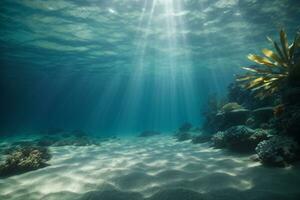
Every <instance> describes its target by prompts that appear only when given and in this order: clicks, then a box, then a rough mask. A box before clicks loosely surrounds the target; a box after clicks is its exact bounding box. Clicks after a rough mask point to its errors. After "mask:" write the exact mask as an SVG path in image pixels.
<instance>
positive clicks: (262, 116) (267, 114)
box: [252, 106, 274, 125]
mask: <svg viewBox="0 0 300 200" xmlns="http://www.w3.org/2000/svg"><path fill="white" fill-rule="evenodd" d="M252 116H253V117H254V121H255V124H256V125H260V124H262V123H267V122H269V120H270V119H271V118H272V117H274V108H273V107H270V106H268V107H262V108H257V109H255V110H253V111H252Z"/></svg>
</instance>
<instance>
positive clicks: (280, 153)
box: [255, 136, 299, 167]
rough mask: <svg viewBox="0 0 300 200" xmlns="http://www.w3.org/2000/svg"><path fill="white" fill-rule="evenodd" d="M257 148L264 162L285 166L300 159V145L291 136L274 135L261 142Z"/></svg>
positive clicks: (270, 164)
mask: <svg viewBox="0 0 300 200" xmlns="http://www.w3.org/2000/svg"><path fill="white" fill-rule="evenodd" d="M255 150H256V153H257V155H258V157H259V159H260V161H261V162H262V163H263V164H266V165H269V166H278V167H284V166H286V165H288V164H290V163H292V162H294V161H295V160H297V159H298V153H299V145H298V144H297V143H296V142H295V141H294V140H293V139H292V138H290V137H286V136H274V137H272V138H271V139H269V140H265V141H262V142H260V143H259V144H258V145H257V147H256V149H255Z"/></svg>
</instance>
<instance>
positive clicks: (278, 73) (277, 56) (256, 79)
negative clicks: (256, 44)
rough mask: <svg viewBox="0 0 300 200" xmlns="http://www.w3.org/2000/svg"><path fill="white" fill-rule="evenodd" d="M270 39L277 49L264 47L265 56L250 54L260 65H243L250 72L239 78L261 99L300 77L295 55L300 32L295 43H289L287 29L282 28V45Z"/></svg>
mask: <svg viewBox="0 0 300 200" xmlns="http://www.w3.org/2000/svg"><path fill="white" fill-rule="evenodd" d="M268 40H269V41H270V42H271V43H272V45H273V46H274V49H275V50H276V51H275V52H274V51H272V50H269V49H263V50H262V53H263V54H264V56H263V57H262V56H258V55H254V54H249V55H248V59H249V60H251V61H253V62H255V63H256V64H258V66H250V67H243V69H245V70H247V71H249V73H248V74H246V75H243V76H240V77H238V78H237V81H238V82H240V84H241V86H242V87H244V88H246V89H250V90H251V91H253V92H255V93H256V95H255V96H256V97H258V98H260V99H263V98H265V97H266V96H270V95H272V94H274V93H275V92H278V91H279V90H280V89H281V87H282V86H283V85H284V84H286V83H288V82H290V83H291V82H295V80H296V81H299V78H300V62H299V60H297V59H298V58H296V56H295V55H296V52H297V50H298V49H299V47H300V33H299V32H298V33H297V34H296V36H295V38H294V41H293V43H292V44H290V45H289V43H288V39H287V35H286V33H285V31H284V30H281V31H280V43H281V47H280V46H279V45H278V43H277V42H276V41H273V40H272V39H271V38H269V37H268Z"/></svg>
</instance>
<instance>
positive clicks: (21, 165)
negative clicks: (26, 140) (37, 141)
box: [0, 146, 51, 177]
mask: <svg viewBox="0 0 300 200" xmlns="http://www.w3.org/2000/svg"><path fill="white" fill-rule="evenodd" d="M50 158H51V155H50V153H49V151H48V149H47V148H44V147H36V146H30V147H29V146H28V147H21V148H16V149H15V150H14V151H12V152H11V153H10V154H9V155H8V156H7V158H6V160H5V162H4V163H3V164H1V165H0V177H7V176H12V175H16V174H20V173H24V172H28V171H32V170H36V169H39V168H42V167H45V166H47V165H48V164H47V163H46V162H47V161H48V160H50Z"/></svg>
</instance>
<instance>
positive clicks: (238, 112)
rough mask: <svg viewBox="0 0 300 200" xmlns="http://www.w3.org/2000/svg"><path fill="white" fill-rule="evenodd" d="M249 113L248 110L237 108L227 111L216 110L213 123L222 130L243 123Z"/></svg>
mask: <svg viewBox="0 0 300 200" xmlns="http://www.w3.org/2000/svg"><path fill="white" fill-rule="evenodd" d="M249 115H250V110H248V109H245V108H239V109H235V110H230V111H227V112H218V113H217V114H216V117H215V125H216V126H217V127H218V130H220V131H224V130H226V129H228V128H230V127H232V126H237V125H243V124H245V123H246V121H247V119H248V117H249Z"/></svg>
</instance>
